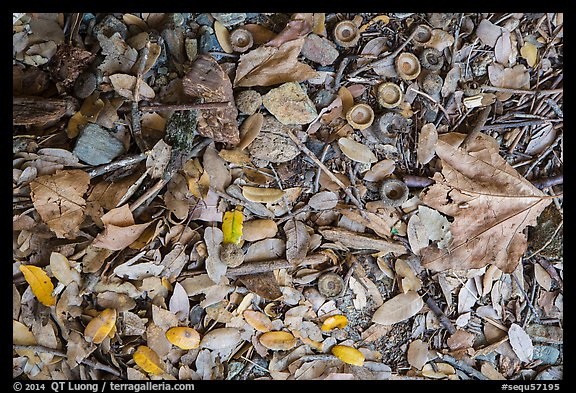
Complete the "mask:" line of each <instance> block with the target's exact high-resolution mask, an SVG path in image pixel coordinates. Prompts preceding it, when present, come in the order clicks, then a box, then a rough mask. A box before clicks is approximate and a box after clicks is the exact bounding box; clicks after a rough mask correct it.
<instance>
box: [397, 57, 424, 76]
mask: <svg viewBox="0 0 576 393" xmlns="http://www.w3.org/2000/svg"><path fill="white" fill-rule="evenodd" d="M420 70H421V68H420V60H418V58H417V57H416V56H415V55H414V54H412V53H410V52H403V53H400V54H399V55H398V57H396V72H397V73H398V76H399V77H400V78H402V79H404V80H408V81H409V80H412V79H416V78H417V77H418V75H420Z"/></svg>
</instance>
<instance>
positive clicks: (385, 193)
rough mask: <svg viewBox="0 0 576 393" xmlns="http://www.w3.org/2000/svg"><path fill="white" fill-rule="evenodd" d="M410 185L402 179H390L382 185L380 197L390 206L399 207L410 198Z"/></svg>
mask: <svg viewBox="0 0 576 393" xmlns="http://www.w3.org/2000/svg"><path fill="white" fill-rule="evenodd" d="M409 192H410V190H408V186H407V185H406V184H405V183H404V182H403V181H401V180H398V179H389V180H385V181H383V182H382V185H381V186H380V198H382V202H383V203H384V204H385V205H386V206H388V207H397V206H400V205H402V204H403V203H404V202H406V201H407V200H408V194H409Z"/></svg>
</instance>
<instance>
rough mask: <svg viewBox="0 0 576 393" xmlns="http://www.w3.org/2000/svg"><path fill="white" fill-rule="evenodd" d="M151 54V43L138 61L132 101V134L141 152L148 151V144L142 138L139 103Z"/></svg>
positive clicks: (144, 49) (143, 50) (143, 49)
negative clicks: (147, 62) (145, 69)
mask: <svg viewBox="0 0 576 393" xmlns="http://www.w3.org/2000/svg"><path fill="white" fill-rule="evenodd" d="M149 52H150V43H149V42H148V43H146V46H145V47H144V48H142V51H141V52H140V58H139V59H138V61H139V62H138V69H137V71H136V83H135V84H134V92H133V96H134V99H133V100H132V134H133V135H134V141H135V142H136V145H138V148H139V149H140V151H142V152H144V151H146V150H147V149H146V143H145V142H144V138H143V137H142V128H141V124H140V120H141V113H140V111H139V110H138V101H140V86H141V85H142V77H143V73H144V67H145V66H146V60H147V59H148V53H149Z"/></svg>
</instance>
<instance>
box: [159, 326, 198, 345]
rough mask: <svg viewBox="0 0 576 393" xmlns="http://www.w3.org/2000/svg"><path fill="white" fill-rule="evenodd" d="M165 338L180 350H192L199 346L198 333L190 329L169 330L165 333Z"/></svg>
mask: <svg viewBox="0 0 576 393" xmlns="http://www.w3.org/2000/svg"><path fill="white" fill-rule="evenodd" d="M166 338H167V339H168V341H170V342H171V343H172V344H174V345H176V346H177V347H178V348H181V349H194V348H198V347H199V346H200V333H198V332H197V331H196V330H194V329H192V328H190V327H185V326H180V327H173V328H170V329H168V330H167V331H166Z"/></svg>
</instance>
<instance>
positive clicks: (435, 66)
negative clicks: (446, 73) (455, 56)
mask: <svg viewBox="0 0 576 393" xmlns="http://www.w3.org/2000/svg"><path fill="white" fill-rule="evenodd" d="M420 64H421V65H422V68H424V69H426V70H429V71H438V70H440V69H441V68H442V66H443V65H444V56H442V52H440V51H439V50H438V49H435V48H426V49H424V50H423V51H422V53H420Z"/></svg>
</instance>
